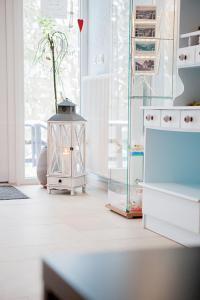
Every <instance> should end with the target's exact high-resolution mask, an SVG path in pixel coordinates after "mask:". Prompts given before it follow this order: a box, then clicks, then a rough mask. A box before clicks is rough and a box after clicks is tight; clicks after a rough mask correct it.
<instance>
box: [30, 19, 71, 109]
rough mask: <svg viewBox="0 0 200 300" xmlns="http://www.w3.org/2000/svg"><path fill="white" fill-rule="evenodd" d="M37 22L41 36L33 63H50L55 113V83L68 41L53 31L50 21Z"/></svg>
mask: <svg viewBox="0 0 200 300" xmlns="http://www.w3.org/2000/svg"><path fill="white" fill-rule="evenodd" d="M38 22H39V25H40V28H41V30H42V35H43V36H42V38H41V40H40V41H39V43H38V48H37V51H36V55H35V63H38V62H44V61H49V62H50V66H51V71H52V75H53V88H54V100H55V111H56V113H57V104H58V95H57V81H58V77H59V76H60V67H61V64H62V62H63V60H64V58H65V56H66V55H67V53H68V40H67V36H66V34H65V33H64V32H61V31H58V30H56V29H55V24H54V22H53V21H52V20H51V19H48V18H38Z"/></svg>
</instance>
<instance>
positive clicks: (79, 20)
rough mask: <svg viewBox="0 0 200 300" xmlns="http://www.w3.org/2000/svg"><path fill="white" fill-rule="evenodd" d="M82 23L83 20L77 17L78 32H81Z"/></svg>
mask: <svg viewBox="0 0 200 300" xmlns="http://www.w3.org/2000/svg"><path fill="white" fill-rule="evenodd" d="M83 23H84V20H83V19H78V27H79V30H80V32H81V31H82V29H83Z"/></svg>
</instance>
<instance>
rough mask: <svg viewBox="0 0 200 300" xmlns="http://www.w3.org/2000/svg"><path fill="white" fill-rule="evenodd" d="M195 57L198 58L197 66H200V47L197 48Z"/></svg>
mask: <svg viewBox="0 0 200 300" xmlns="http://www.w3.org/2000/svg"><path fill="white" fill-rule="evenodd" d="M195 57H196V64H199V63H200V46H196V54H195Z"/></svg>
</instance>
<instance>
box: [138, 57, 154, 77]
mask: <svg viewBox="0 0 200 300" xmlns="http://www.w3.org/2000/svg"><path fill="white" fill-rule="evenodd" d="M134 63H135V66H134V67H135V73H136V74H141V73H142V74H145V75H146V74H152V73H155V64H156V63H155V59H153V58H137V59H135V62H134Z"/></svg>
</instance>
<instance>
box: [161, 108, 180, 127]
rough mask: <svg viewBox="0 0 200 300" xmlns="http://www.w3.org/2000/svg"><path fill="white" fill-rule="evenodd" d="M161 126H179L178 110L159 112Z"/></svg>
mask: <svg viewBox="0 0 200 300" xmlns="http://www.w3.org/2000/svg"><path fill="white" fill-rule="evenodd" d="M161 126H162V127H165V128H179V127H180V111H174V110H163V111H162V113H161Z"/></svg>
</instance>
